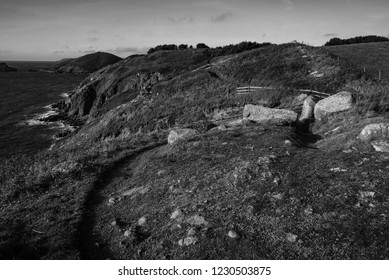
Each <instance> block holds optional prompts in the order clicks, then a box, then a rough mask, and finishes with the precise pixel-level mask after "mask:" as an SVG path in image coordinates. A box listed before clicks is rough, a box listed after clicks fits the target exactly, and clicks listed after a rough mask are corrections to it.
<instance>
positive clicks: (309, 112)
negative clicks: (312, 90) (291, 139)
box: [299, 96, 316, 122]
mask: <svg viewBox="0 0 389 280" xmlns="http://www.w3.org/2000/svg"><path fill="white" fill-rule="evenodd" d="M315 104H316V103H315V101H313V97H312V96H309V97H307V98H306V99H305V100H304V103H303V110H302V112H301V115H300V117H299V121H300V122H302V121H305V120H309V119H311V118H312V117H313V110H314V108H315Z"/></svg>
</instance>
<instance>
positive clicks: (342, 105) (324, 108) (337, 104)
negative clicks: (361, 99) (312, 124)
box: [314, 91, 352, 120]
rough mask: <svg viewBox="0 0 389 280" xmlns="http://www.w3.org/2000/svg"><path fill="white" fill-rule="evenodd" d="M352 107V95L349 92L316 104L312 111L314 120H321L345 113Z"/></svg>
mask: <svg viewBox="0 0 389 280" xmlns="http://www.w3.org/2000/svg"><path fill="white" fill-rule="evenodd" d="M351 107H352V95H351V93H350V92H347V91H342V92H339V93H337V94H334V95H332V96H330V97H327V98H324V99H322V100H320V101H319V102H317V104H316V105H315V109H314V115H315V119H317V120H322V119H323V118H324V117H326V116H328V115H330V114H334V113H339V112H343V111H347V110H349V109H351Z"/></svg>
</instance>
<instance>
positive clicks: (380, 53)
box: [323, 42, 389, 80]
mask: <svg viewBox="0 0 389 280" xmlns="http://www.w3.org/2000/svg"><path fill="white" fill-rule="evenodd" d="M323 48H324V49H325V50H327V51H328V52H329V53H330V54H331V55H333V56H337V57H339V58H341V59H343V60H346V61H347V62H348V63H350V64H351V65H352V66H353V68H356V69H359V71H361V72H363V71H365V74H366V75H368V76H369V77H370V78H376V79H377V78H378V75H379V72H380V71H381V79H382V80H389V42H381V43H365V44H351V45H339V46H327V47H323Z"/></svg>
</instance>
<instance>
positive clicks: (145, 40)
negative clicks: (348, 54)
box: [0, 0, 389, 60]
mask: <svg viewBox="0 0 389 280" xmlns="http://www.w3.org/2000/svg"><path fill="white" fill-rule="evenodd" d="M263 34H266V36H265V37H264V36H263ZM369 34H376V35H382V36H388V35H389V1H387V0H322V1H318V0H238V1H233V0H207V1H206V0H82V1H81V0H0V60H12V59H15V60H16V59H17V60H26V59H31V60H57V59H61V58H63V57H76V56H80V55H83V54H85V53H87V52H91V51H97V50H100V51H111V52H113V53H115V54H117V55H119V56H122V57H125V56H128V55H130V54H133V53H137V52H144V51H145V50H147V49H148V48H150V47H152V46H155V45H158V44H164V43H176V44H179V43H186V44H196V43H199V42H204V43H206V44H208V45H210V46H219V45H225V44H231V43H238V42H240V41H244V40H246V41H258V42H262V41H264V40H265V41H270V42H274V43H283V42H290V41H292V40H297V41H304V42H306V43H309V44H312V45H322V44H323V43H325V42H326V41H328V39H329V38H331V35H337V36H339V37H341V38H348V37H352V36H358V35H369Z"/></svg>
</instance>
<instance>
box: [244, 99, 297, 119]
mask: <svg viewBox="0 0 389 280" xmlns="http://www.w3.org/2000/svg"><path fill="white" fill-rule="evenodd" d="M243 118H246V119H249V120H252V121H255V122H257V123H271V124H291V123H293V122H295V121H296V120H297V114H296V113H295V112H293V111H290V110H286V109H271V108H266V107H263V106H257V105H251V104H248V105H246V106H245V107H244V110H243Z"/></svg>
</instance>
